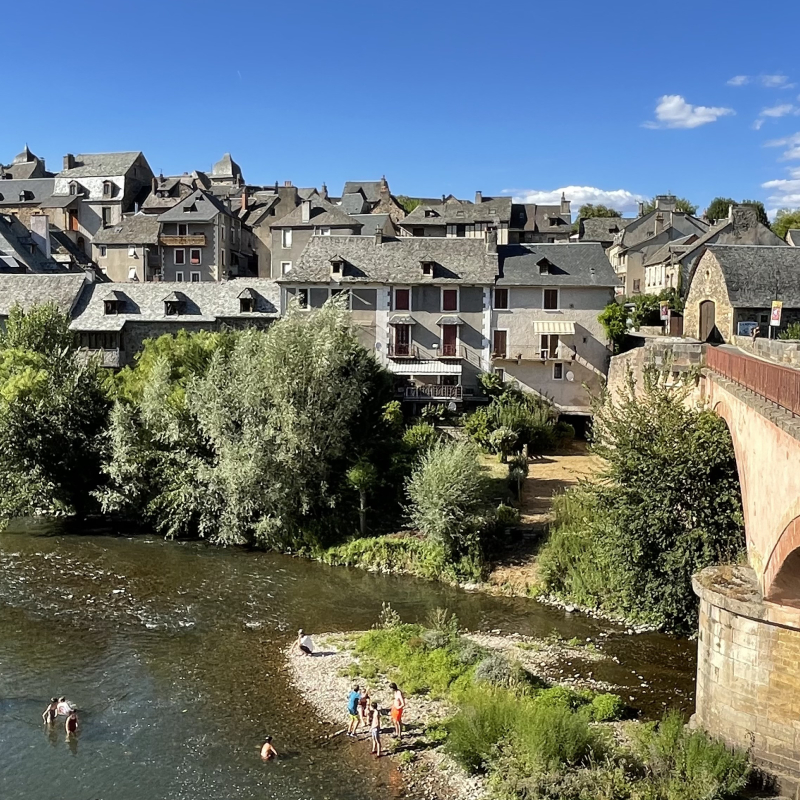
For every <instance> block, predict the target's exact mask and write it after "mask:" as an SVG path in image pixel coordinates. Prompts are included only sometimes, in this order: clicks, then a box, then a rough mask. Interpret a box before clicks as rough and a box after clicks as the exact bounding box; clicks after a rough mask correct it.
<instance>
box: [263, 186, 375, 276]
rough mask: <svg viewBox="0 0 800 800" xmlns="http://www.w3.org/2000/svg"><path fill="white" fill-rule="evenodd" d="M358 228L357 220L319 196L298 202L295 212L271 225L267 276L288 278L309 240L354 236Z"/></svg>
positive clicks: (358, 230)
mask: <svg viewBox="0 0 800 800" xmlns="http://www.w3.org/2000/svg"><path fill="white" fill-rule="evenodd" d="M361 228H362V224H361V223H360V222H359V221H358V220H357V219H355V218H354V217H351V216H350V215H349V214H346V213H345V212H344V211H342V209H341V208H340V207H339V206H337V205H334V204H333V203H332V202H330V201H329V200H325V199H324V198H322V197H320V196H319V195H318V194H314V195H312V196H311V197H310V198H307V199H304V200H300V204H299V205H298V206H297V208H294V209H292V210H291V211H289V212H288V213H287V214H285V215H283V216H281V217H279V218H278V219H277V220H276V221H274V222H272V223H271V224H270V234H271V247H270V250H271V260H272V267H271V269H270V276H271V277H273V278H278V277H281V276H284V275H289V274H290V273H291V271H292V269H294V265H295V263H296V262H297V260H298V259H299V258H300V254H301V253H302V252H303V250H304V249H305V246H306V245H307V244H308V242H309V241H310V240H311V238H312V237H317V236H333V237H337V238H338V237H340V236H353V235H355V234H358V233H359V232H360V230H361Z"/></svg>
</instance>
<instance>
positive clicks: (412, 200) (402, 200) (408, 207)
mask: <svg viewBox="0 0 800 800" xmlns="http://www.w3.org/2000/svg"><path fill="white" fill-rule="evenodd" d="M394 199H395V200H397V202H398V203H399V204H400V206H401V207H402V209H403V211H405V212H406V214H410V213H411V212H412V211H413V210H414V209H415V208H416V207H417V206H421V205H422V200H420V199H419V198H418V197H409V196H408V195H405V194H398V195H395V198H394Z"/></svg>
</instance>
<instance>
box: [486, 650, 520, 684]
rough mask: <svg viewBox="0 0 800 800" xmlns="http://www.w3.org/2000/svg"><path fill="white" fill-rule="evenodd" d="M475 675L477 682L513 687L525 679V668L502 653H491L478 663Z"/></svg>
mask: <svg viewBox="0 0 800 800" xmlns="http://www.w3.org/2000/svg"><path fill="white" fill-rule="evenodd" d="M474 677H475V683H484V684H488V685H489V686H503V687H505V688H506V689H511V688H513V687H515V686H518V685H519V684H521V683H522V682H523V681H524V680H525V670H523V669H522V668H521V667H520V666H519V664H514V663H512V662H511V661H509V659H508V658H506V656H504V655H503V654H502V653H491V654H490V655H488V656H486V657H485V658H484V659H483V660H482V661H480V662H479V663H478V666H477V667H476V668H475V676H474Z"/></svg>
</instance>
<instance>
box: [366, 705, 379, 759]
mask: <svg viewBox="0 0 800 800" xmlns="http://www.w3.org/2000/svg"><path fill="white" fill-rule="evenodd" d="M369 733H370V738H371V739H372V750H371V751H370V752H371V753H374V755H375V758H380V757H381V712H380V710H379V709H378V703H377V702H376V701H375V700H373V701H372V708H371V709H370V712H369Z"/></svg>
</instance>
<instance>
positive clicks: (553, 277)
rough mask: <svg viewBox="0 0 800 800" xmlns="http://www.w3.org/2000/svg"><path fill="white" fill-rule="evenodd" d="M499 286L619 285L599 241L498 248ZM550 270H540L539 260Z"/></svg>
mask: <svg viewBox="0 0 800 800" xmlns="http://www.w3.org/2000/svg"><path fill="white" fill-rule="evenodd" d="M497 251H498V254H499V256H500V277H499V278H498V279H497V285H498V286H601V287H605V286H608V287H615V286H619V278H618V277H617V275H616V273H615V272H614V269H613V267H612V266H611V262H609V260H608V258H607V256H606V254H605V251H604V250H603V247H602V245H601V244H599V243H598V242H575V243H569V244H519V245H503V246H501V247H498V248H497ZM543 260H544V261H545V263H549V265H550V266H549V267H548V268H549V270H550V271H549V272H548V273H547V274H545V275H542V274H540V262H542V261H543Z"/></svg>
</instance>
